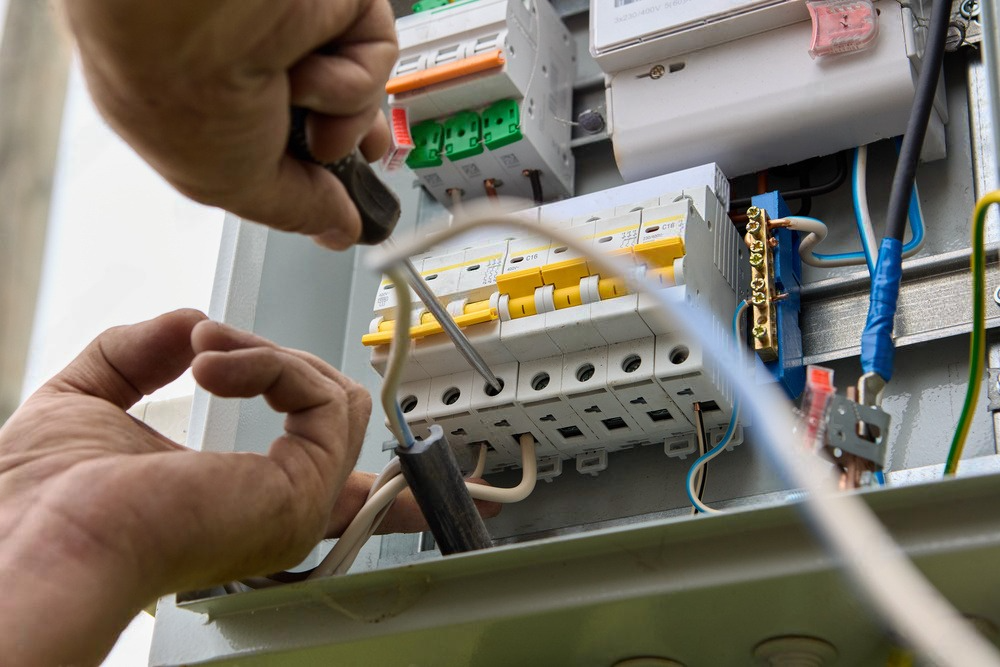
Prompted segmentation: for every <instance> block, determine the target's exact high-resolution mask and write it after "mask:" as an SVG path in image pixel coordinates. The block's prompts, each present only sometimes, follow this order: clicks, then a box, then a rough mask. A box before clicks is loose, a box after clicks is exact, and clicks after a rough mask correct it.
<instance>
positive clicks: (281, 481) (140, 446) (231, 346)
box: [0, 310, 498, 666]
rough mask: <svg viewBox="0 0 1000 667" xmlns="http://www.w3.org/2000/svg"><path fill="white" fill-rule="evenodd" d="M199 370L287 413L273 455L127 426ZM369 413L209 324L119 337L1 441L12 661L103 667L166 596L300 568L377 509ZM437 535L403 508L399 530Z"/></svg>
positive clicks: (1, 602) (287, 356) (201, 320)
mask: <svg viewBox="0 0 1000 667" xmlns="http://www.w3.org/2000/svg"><path fill="white" fill-rule="evenodd" d="M189 366H190V367H191V368H192V370H193V373H194V376H195V379H196V380H197V381H198V383H199V384H200V385H201V386H202V387H204V388H205V389H207V390H208V391H210V392H212V393H214V394H216V395H218V396H224V397H243V398H246V397H252V396H258V395H260V396H263V397H264V398H265V400H266V401H267V402H268V404H269V405H270V406H271V407H272V408H273V409H275V410H277V411H279V412H283V413H286V414H287V417H286V419H285V433H284V434H283V435H282V436H280V437H279V438H277V439H276V440H275V441H274V442H273V443H272V445H271V449H270V451H269V453H268V454H267V455H266V456H264V455H259V454H252V453H231V452H230V453H212V452H195V451H192V450H189V449H186V448H184V447H182V446H180V445H178V444H176V443H174V442H172V441H170V440H169V439H167V438H165V437H163V436H162V435H160V434H159V433H157V432H156V431H154V430H152V429H151V428H149V427H148V426H146V425H144V424H142V423H141V422H139V421H138V420H136V419H134V418H132V417H131V416H129V415H128V414H127V413H126V412H125V410H126V409H128V408H129V407H130V406H131V405H133V404H134V403H135V402H137V401H138V400H139V399H140V398H141V397H142V396H143V395H145V394H149V393H151V392H152V391H155V390H156V389H157V388H159V387H161V386H163V385H164V384H166V383H168V382H170V381H172V380H173V379H175V378H176V377H178V376H179V375H180V374H181V373H182V372H184V371H185V370H186V369H187V368H188V367H189ZM370 411H371V399H370V397H369V395H368V393H367V392H366V391H365V390H364V389H363V388H362V387H361V386H360V385H358V384H356V383H354V382H353V381H351V380H349V379H348V378H346V377H344V376H343V375H341V374H340V373H339V372H338V371H336V370H335V369H333V368H332V367H330V366H329V365H328V364H326V363H325V362H323V361H322V360H320V359H318V358H317V357H314V356H312V355H310V354H308V353H305V352H301V351H297V350H290V349H286V348H281V347H278V346H276V345H274V344H273V343H271V342H269V341H266V340H264V339H262V338H259V337H257V336H254V335H252V334H248V333H245V332H241V331H237V330H235V329H232V328H230V327H227V326H225V325H222V324H218V323H215V322H211V321H208V320H206V319H205V316H204V315H202V314H201V313H199V312H197V311H192V310H182V311H176V312H173V313H169V314H167V315H162V316H160V317H159V318H156V319H154V320H150V321H148V322H143V323H140V324H136V325H133V326H125V327H117V328H114V329H110V330H108V331H106V332H105V333H103V334H102V335H101V336H99V337H98V338H97V339H96V340H95V341H94V342H93V343H91V344H90V345H89V346H88V347H87V348H86V349H85V350H84V351H83V352H82V353H81V354H80V356H79V357H77V359H76V360H74V361H73V362H72V363H71V364H70V365H69V366H68V367H67V368H66V369H64V370H63V371H62V372H61V373H59V374H58V375H56V376H55V377H54V378H52V380H50V381H49V382H48V383H46V384H45V385H44V386H43V387H42V388H41V389H39V390H38V391H37V392H36V393H35V394H34V395H32V396H31V397H30V398H29V399H28V400H27V401H26V402H25V403H24V405H22V406H21V408H20V409H19V410H18V411H17V412H16V413H15V414H14V415H13V416H12V417H11V419H10V420H9V421H8V422H7V423H6V424H5V425H4V427H3V428H2V429H0V536H2V537H0V577H2V578H3V580H4V581H5V582H6V588H5V594H4V595H3V596H0V627H3V628H4V631H3V632H0V655H3V656H4V658H3V661H4V663H5V664H11V665H19V666H20V665H56V664H98V663H100V661H101V659H102V658H103V656H104V655H105V654H106V653H107V651H108V650H110V648H111V646H112V645H113V644H114V641H115V638H116V637H117V635H118V633H120V632H121V630H122V629H123V628H124V627H125V626H126V625H127V624H128V622H129V620H130V619H131V618H132V616H134V615H135V613H137V612H138V610H140V609H142V608H143V607H144V606H146V605H147V604H149V603H150V602H151V601H152V600H155V599H156V598H157V597H158V596H160V595H163V594H166V593H169V592H174V591H179V590H189V589H195V588H201V587H206V586H211V585H217V584H220V583H223V582H226V581H231V580H234V579H238V578H241V577H247V576H251V575H261V574H266V573H270V572H275V571H277V570H280V569H282V568H286V567H289V566H292V565H294V564H295V563H297V562H299V561H300V560H301V559H302V558H303V557H304V556H305V555H306V554H307V553H308V552H309V550H310V549H311V548H312V547H313V546H314V545H315V544H316V543H317V542H318V541H319V540H320V539H321V538H323V537H324V536H330V537H332V536H336V535H338V534H339V533H340V532H341V531H342V530H343V529H344V527H346V525H347V523H348V522H349V521H350V519H351V517H352V516H353V515H354V514H355V513H356V511H357V509H358V508H359V507H360V506H361V504H362V503H363V502H364V499H365V496H366V494H367V492H368V489H369V488H370V486H371V481H372V476H371V475H368V474H365V473H357V472H354V473H352V472H351V471H352V468H353V467H354V464H355V461H356V459H357V456H358V452H359V450H360V447H361V443H362V441H363V439H364V433H365V428H366V427H367V424H368V419H369V415H370ZM481 508H482V509H483V511H484V514H486V515H492V514H495V513H496V512H497V511H498V507H497V506H495V505H485V504H484V505H481ZM421 529H424V524H423V522H422V520H421V518H420V515H419V510H418V509H417V507H416V504H415V502H414V501H413V499H412V496H409V495H404V496H401V497H400V500H399V501H398V502H397V503H396V504H395V505H394V506H393V508H392V511H391V512H390V514H389V516H388V517H387V521H386V523H385V524H384V525H383V530H385V531H401V530H421ZM54 622H55V625H53V623H54ZM54 628H57V629H58V630H54Z"/></svg>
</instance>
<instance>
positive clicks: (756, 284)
mask: <svg viewBox="0 0 1000 667" xmlns="http://www.w3.org/2000/svg"><path fill="white" fill-rule="evenodd" d="M765 285H766V283H765V282H764V279H763V278H761V277H759V276H758V277H757V278H754V279H753V280H751V281H750V289H752V290H753V291H754V292H760V291H761V290H763V289H764V286H765Z"/></svg>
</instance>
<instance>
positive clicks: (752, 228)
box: [747, 220, 760, 234]
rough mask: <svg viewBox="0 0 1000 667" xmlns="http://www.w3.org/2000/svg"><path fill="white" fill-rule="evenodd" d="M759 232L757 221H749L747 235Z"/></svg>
mask: <svg viewBox="0 0 1000 667" xmlns="http://www.w3.org/2000/svg"><path fill="white" fill-rule="evenodd" d="M759 231H760V222H758V221H757V220H751V221H750V222H748V223H747V233H748V234H756V233H757V232H759Z"/></svg>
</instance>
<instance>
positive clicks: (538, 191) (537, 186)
mask: <svg viewBox="0 0 1000 667" xmlns="http://www.w3.org/2000/svg"><path fill="white" fill-rule="evenodd" d="M521 173H522V174H524V175H525V176H527V177H528V179H529V180H530V181H531V198H532V199H534V200H535V203H536V204H541V203H542V202H544V201H545V199H544V197H543V196H542V172H541V171H539V170H538V169H525V170H524V171H523V172H521Z"/></svg>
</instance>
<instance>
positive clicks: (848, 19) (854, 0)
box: [806, 0, 878, 58]
mask: <svg viewBox="0 0 1000 667" xmlns="http://www.w3.org/2000/svg"><path fill="white" fill-rule="evenodd" d="M806 7H807V8H808V9H809V16H810V17H812V43H811V44H810V45H809V55H810V56H812V57H813V58H816V57H822V56H831V55H835V54H838V53H851V52H854V51H862V50H864V49H867V48H869V47H870V46H871V45H872V43H873V42H874V41H875V38H876V37H878V12H877V11H876V9H875V6H874V5H873V4H872V2H871V0H809V1H808V2H806Z"/></svg>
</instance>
